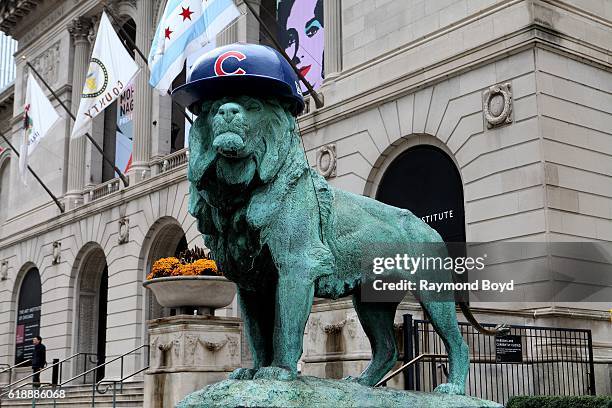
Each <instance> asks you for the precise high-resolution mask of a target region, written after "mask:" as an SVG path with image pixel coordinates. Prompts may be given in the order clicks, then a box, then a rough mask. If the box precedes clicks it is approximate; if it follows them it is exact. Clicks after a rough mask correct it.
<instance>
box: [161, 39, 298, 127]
mask: <svg viewBox="0 0 612 408" xmlns="http://www.w3.org/2000/svg"><path fill="white" fill-rule="evenodd" d="M229 95H253V96H258V97H266V96H275V97H279V98H280V99H283V100H285V101H287V102H289V103H290V105H291V108H290V109H291V113H293V115H295V116H297V115H298V114H299V113H300V112H302V110H303V109H304V98H303V97H302V91H301V89H300V84H299V83H298V77H297V75H296V74H295V71H294V70H293V68H292V67H291V65H289V63H288V62H287V60H285V58H283V56H282V55H281V54H280V53H279V52H278V51H276V50H274V49H272V48H270V47H267V46H265V45H257V44H244V43H235V44H231V45H226V46H223V47H219V48H215V49H214V50H212V51H210V52H207V53H206V54H204V55H202V56H201V57H200V58H198V59H197V60H196V62H195V63H194V64H193V68H192V70H191V72H190V73H189V74H188V75H187V81H186V82H185V85H181V86H179V87H177V88H175V89H173V90H172V98H173V99H174V100H176V101H177V102H178V103H179V104H181V105H183V106H186V107H188V108H189V109H190V110H192V109H191V108H192V106H193V104H194V103H196V102H200V101H204V100H214V99H218V98H221V97H223V96H229Z"/></svg>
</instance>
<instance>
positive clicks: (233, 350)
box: [226, 312, 612, 357]
mask: <svg viewBox="0 0 612 408" xmlns="http://www.w3.org/2000/svg"><path fill="white" fill-rule="evenodd" d="M611 313H612V312H611ZM226 338H227V348H228V351H229V353H230V356H232V357H236V355H237V354H238V338H237V337H231V336H226Z"/></svg>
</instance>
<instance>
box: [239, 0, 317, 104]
mask: <svg viewBox="0 0 612 408" xmlns="http://www.w3.org/2000/svg"><path fill="white" fill-rule="evenodd" d="M244 4H246V6H247V7H248V9H249V10H250V11H251V13H253V15H254V16H255V18H256V19H257V21H258V22H259V26H260V27H261V28H263V29H264V31H265V33H266V35H267V36H268V38H270V41H272V43H274V46H275V47H276V49H277V50H278V52H280V53H281V54H282V56H283V57H284V58H285V59H286V60H287V62H288V63H289V65H291V68H293V71H295V73H296V74H297V76H298V78H299V79H300V81H301V82H302V83H303V84H304V85H305V86H306V89H308V93H309V94H310V95H311V96H312V99H314V102H315V106H316V107H317V108H322V107H323V100H322V99H321V96H320V95H319V94H318V93H317V91H315V90H314V88H313V87H312V85H311V84H310V82H308V81H307V80H306V78H304V75H302V74H301V73H300V70H299V69H298V68H297V67H296V66H295V64H294V63H293V61H291V58H289V56H288V55H287V53H286V52H285V49H284V48H283V47H281V45H280V44H279V42H278V41H277V40H276V37H275V36H274V34H272V33H271V32H270V29H269V28H268V27H267V26H266V24H265V23H264V21H263V20H262V19H261V16H260V15H259V14H257V13H256V12H255V9H254V8H253V6H251V4H250V3H249V1H248V0H244Z"/></svg>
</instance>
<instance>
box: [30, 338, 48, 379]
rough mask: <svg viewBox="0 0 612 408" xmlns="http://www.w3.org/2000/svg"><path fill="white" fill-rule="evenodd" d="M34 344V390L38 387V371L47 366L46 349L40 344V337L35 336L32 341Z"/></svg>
mask: <svg viewBox="0 0 612 408" xmlns="http://www.w3.org/2000/svg"><path fill="white" fill-rule="evenodd" d="M32 343H34V353H33V354H32V372H33V373H34V376H33V377H32V385H33V386H34V387H35V388H38V387H40V373H39V371H40V370H41V369H42V368H43V367H44V366H46V365H47V348H46V347H45V345H44V344H42V337H40V336H36V337H34V338H33V339H32Z"/></svg>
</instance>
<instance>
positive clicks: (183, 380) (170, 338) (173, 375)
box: [144, 315, 242, 408]
mask: <svg viewBox="0 0 612 408" xmlns="http://www.w3.org/2000/svg"><path fill="white" fill-rule="evenodd" d="M148 324H149V338H150V341H149V346H150V351H149V353H150V363H149V369H148V370H147V371H146V373H145V384H144V407H145V408H161V407H173V406H175V405H176V404H177V403H178V402H179V401H180V400H181V399H183V398H184V397H185V396H186V395H188V394H189V393H191V392H194V391H196V390H199V389H201V388H203V387H204V386H206V385H208V384H212V383H216V382H219V381H222V380H224V379H226V378H227V376H228V374H229V373H231V372H232V371H233V370H234V369H236V368H238V367H240V366H241V353H240V350H241V332H242V321H241V320H240V319H238V318H234V317H219V316H210V315H207V316H189V315H179V316H172V317H165V318H161V319H155V320H149V322H148Z"/></svg>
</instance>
